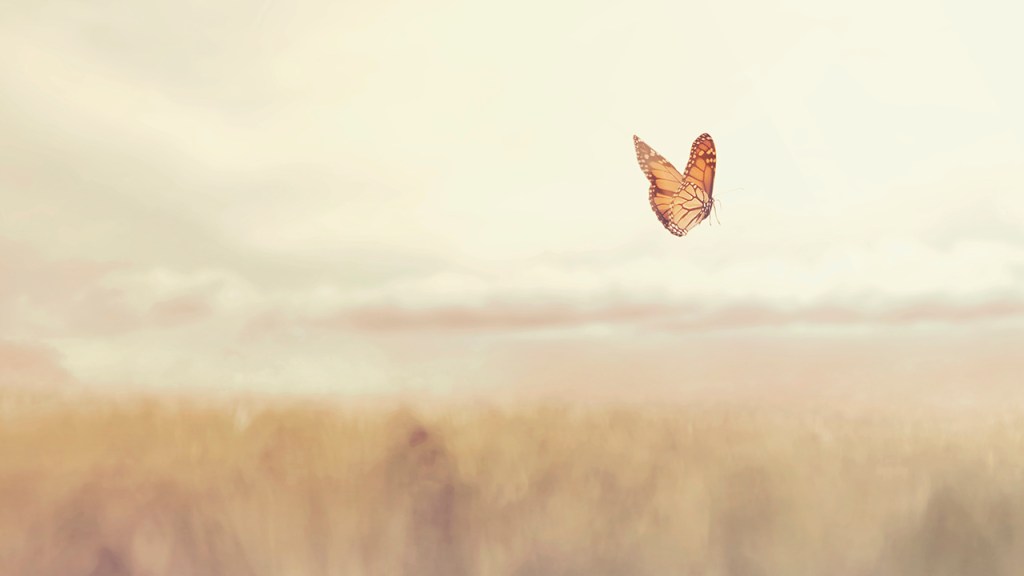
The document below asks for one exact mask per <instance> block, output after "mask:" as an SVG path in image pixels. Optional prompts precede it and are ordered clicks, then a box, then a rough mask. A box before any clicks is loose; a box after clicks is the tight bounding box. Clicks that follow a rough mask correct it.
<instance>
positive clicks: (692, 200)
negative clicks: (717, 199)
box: [633, 136, 714, 236]
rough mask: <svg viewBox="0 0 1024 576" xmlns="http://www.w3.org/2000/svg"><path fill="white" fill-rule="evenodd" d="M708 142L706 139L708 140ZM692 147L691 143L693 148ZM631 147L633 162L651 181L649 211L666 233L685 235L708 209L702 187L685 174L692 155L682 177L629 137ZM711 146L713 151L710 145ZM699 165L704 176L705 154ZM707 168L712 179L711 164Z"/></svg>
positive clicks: (688, 169)
mask: <svg viewBox="0 0 1024 576" xmlns="http://www.w3.org/2000/svg"><path fill="white" fill-rule="evenodd" d="M710 139H711V137H710V136H709V137H708V140H709V141H710ZM699 140H700V139H699V138H698V141H699ZM696 144H697V143H694V146H696ZM633 145H634V147H635V148H636V160H637V162H638V163H639V164H640V169H641V170H643V172H644V175H645V176H647V179H648V180H649V181H650V182H651V187H650V191H649V193H648V199H649V200H650V203H651V209H653V210H654V213H655V214H656V215H657V216H658V220H660V221H661V224H662V225H663V226H664V227H665V228H666V229H667V230H668V231H669V232H671V233H672V234H675V235H676V236H685V235H686V233H687V232H689V231H690V229H692V228H693V227H694V226H696V225H697V224H700V222H701V221H702V220H704V219H705V218H707V216H708V213H709V212H710V210H711V196H710V194H708V193H707V192H706V191H705V190H704V188H702V184H701V182H698V181H695V180H694V179H693V177H691V176H690V175H689V173H690V171H691V166H690V165H691V164H694V159H693V155H692V153H691V157H690V162H689V163H688V164H687V175H686V176H684V175H683V173H681V172H679V170H676V168H675V166H673V165H672V163H671V162H669V161H668V160H666V159H665V158H664V157H663V156H662V155H661V154H658V153H657V152H655V151H654V149H652V148H651V147H650V146H648V145H647V143H646V142H644V141H643V140H641V139H640V138H638V137H636V136H633ZM711 146H712V148H711V150H712V152H713V151H714V144H712V145H711ZM702 162H703V164H702V165H701V173H700V175H701V176H704V175H705V174H706V173H707V172H708V171H707V169H706V168H707V156H706V155H705V156H704V159H703V160H702ZM711 166H712V169H711V171H710V175H711V178H714V168H713V163H712V165H711ZM694 173H695V174H696V172H694Z"/></svg>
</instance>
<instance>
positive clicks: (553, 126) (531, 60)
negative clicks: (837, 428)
mask: <svg viewBox="0 0 1024 576" xmlns="http://www.w3.org/2000/svg"><path fill="white" fill-rule="evenodd" d="M1021 16H1022V14H1021V12H1020V9H1019V8H1016V7H1010V5H1008V4H1007V5H1005V6H1004V5H997V4H994V3H993V4H990V5H987V6H985V5H978V4H970V7H968V4H967V3H949V2H947V3H934V2H919V3H914V2H890V1H886V2H868V3H866V4H865V3H862V4H858V5H857V6H856V8H855V9H853V8H851V7H842V8H840V7H836V8H829V7H824V6H822V5H820V3H817V2H768V3H764V2H756V3H755V2H751V3H732V2H683V3H680V2H663V3H658V2H629V3H618V4H616V3H611V4H601V5H595V4H593V3H590V2H549V1H544V2H539V1H530V0H527V1H526V2H518V3H515V4H514V5H498V4H493V3H480V2H468V1H466V2H461V1H454V0H442V1H439V2H429V3H428V2H409V1H404V0H397V1H395V0H387V1H384V2H375V3H372V4H365V5H364V4H359V3H353V2H342V3H338V2H326V1H324V2H280V1H274V0H265V1H254V2H241V1H234V0H222V1H219V2H205V1H204V2H199V1H195V2H190V1H185V2H182V1H174V2H170V1H167V2H164V1H162V0H146V1H144V2H119V1H97V2H89V3H80V2H67V1H54V2H46V1H37V0H32V1H14V2H7V3H6V4H5V7H4V10H3V14H2V15H0V203H2V206H3V208H2V210H0V277H2V282H0V383H3V384H9V385H12V386H16V387H19V388H34V389H49V388H50V387H57V386H59V387H62V388H64V389H78V390H82V389H84V390H110V389H115V388H116V389H126V388H127V389H133V390H154V389H155V390H164V391H166V390H204V391H229V392H273V393H340V394H344V395H348V396H351V395H355V394H358V395H360V396H366V395H391V394H399V395H403V396H412V397H423V398H426V397H430V398H442V399H444V398H448V399H451V398H459V397H462V396H465V395H478V394H479V395H488V396H495V395H504V394H512V395H522V394H534V393H538V394H542V395H552V394H553V395H559V396H567V397H570V398H572V397H576V398H578V397H581V396H584V395H587V396H589V395H591V394H592V393H598V394H604V395H606V396H608V395H610V397H611V396H616V395H621V396H622V397H625V398H638V397H644V396H645V395H646V396H652V395H653V396H656V397H662V396H664V395H665V394H669V395H680V394H685V393H686V392H688V391H692V390H698V389H700V390H705V391H706V390H715V391H718V392H721V391H723V390H738V389H740V388H755V389H759V390H763V391H766V392H768V393H769V395H773V396H774V395H777V393H778V391H779V390H794V389H795V390H799V391H800V394H802V395H804V396H806V395H808V394H817V393H819V392H822V391H826V390H827V391H829V394H833V395H834V396H836V397H838V398H839V400H840V401H842V400H844V399H845V394H847V392H848V393H849V394H854V393H857V394H869V392H870V390H881V391H882V392H884V394H890V393H891V392H892V390H893V389H894V388H900V387H907V386H912V385H914V384H915V383H918V384H925V385H926V388H924V390H926V391H927V393H926V394H920V393H919V392H920V391H915V392H914V393H913V394H911V396H913V397H915V401H921V402H930V401H940V402H945V401H946V400H950V401H953V402H960V401H963V398H960V397H959V396H958V395H959V394H968V395H970V396H971V397H977V398H981V397H984V396H985V395H984V394H980V393H981V392H985V391H990V390H998V394H997V395H995V396H994V399H995V400H997V401H998V402H1006V401H1009V400H1014V401H1015V400H1019V399H1021V398H1024V397H1022V396H1020V394H1019V393H1018V392H1016V391H1014V390H1012V388H1013V386H1012V385H1013V384H1014V383H1015V382H1016V381H1017V378H1018V374H1019V372H1020V370H1021V369H1022V368H1024V359H1021V357H1020V356H1017V357H1011V355H1010V351H1011V350H1012V349H1013V348H1012V345H1011V343H1012V342H1014V341H1015V340H1016V341H1019V339H1020V338H1021V337H1022V336H1024V320H1022V317H1024V227H1022V226H1021V223H1022V222H1024V194H1021V185H1022V183H1024V173H1022V171H1021V170H1020V158H1021V156H1022V154H1024V141H1022V134H1024V113H1022V111H1021V107H1020V105H1019V104H1020V102H1021V101H1024V81H1022V80H1021V75H1020V74H1017V73H1015V72H1013V70H1014V69H1015V67H1016V66H1017V64H1018V62H1017V60H1018V59H1019V58H1018V55H1019V54H1021V53H1022V52H1024V42H1022V41H1021V40H1020V39H1019V35H1017V33H1016V32H1017V31H1016V29H1015V28H1014V24H1013V23H1014V22H1017V21H1019V20H1020V17H1021ZM703 131H707V132H710V133H711V134H712V135H713V136H714V138H715V141H716V143H717V146H718V152H719V158H720V162H719V171H718V176H717V180H716V186H715V188H716V190H715V192H716V197H718V198H721V200H722V205H721V207H720V209H719V210H718V217H719V218H720V220H721V225H720V226H719V225H717V224H716V223H714V222H708V223H705V224H703V225H702V226H701V227H700V228H699V229H698V230H696V231H695V232H694V233H693V234H691V235H690V236H688V237H686V238H682V239H679V238H675V237H673V236H671V235H669V234H667V233H666V232H665V231H664V230H662V229H661V226H660V225H659V224H658V222H657V219H656V218H655V217H654V215H653V214H652V213H651V210H650V208H649V206H648V203H647V198H646V195H647V183H646V181H645V179H644V177H643V174H642V173H641V172H640V170H639V168H638V167H637V166H636V162H635V159H634V155H633V151H632V141H631V136H632V134H634V133H636V134H639V135H640V136H641V137H643V138H644V139H645V140H646V141H648V142H649V143H650V144H651V145H652V146H654V147H655V148H656V149H657V150H658V151H660V152H661V153H662V154H664V155H665V156H666V157H668V158H669V159H670V160H673V161H674V162H676V163H677V164H683V163H685V161H686V155H687V153H688V151H689V147H690V143H691V142H692V140H693V139H694V138H695V137H696V136H697V135H698V134H699V133H701V132H703ZM627 384H628V386H627ZM940 392H941V393H942V394H940ZM989 398H990V399H991V398H993V397H992V396H989Z"/></svg>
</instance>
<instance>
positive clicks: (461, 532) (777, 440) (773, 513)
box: [0, 400, 1024, 576]
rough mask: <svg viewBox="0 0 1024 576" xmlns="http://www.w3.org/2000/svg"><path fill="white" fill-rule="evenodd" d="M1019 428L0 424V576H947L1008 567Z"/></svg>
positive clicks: (757, 414) (91, 417)
mask: <svg viewBox="0 0 1024 576" xmlns="http://www.w3.org/2000/svg"><path fill="white" fill-rule="evenodd" d="M1022 448H1024V415H1016V414H1012V413H1000V414H996V413H994V412H992V411H989V412H987V413H986V412H971V413H968V412H962V413H955V412H942V413H939V412H938V411H935V412H932V413H923V414H910V413H906V412H901V411H898V410H893V411H890V412H881V411H870V410H866V409H865V410H862V411H860V412H850V411H846V412H842V411H838V410H836V411H832V412H824V411H821V410H810V409H804V410H788V411H787V410H783V409H777V408H772V409H765V408H762V409H757V408H751V407H749V406H747V407H744V406H740V405H733V406H724V405H723V406H697V405H692V406H689V407H687V406H674V407H668V406H666V407H661V408H651V407H647V408H644V407H596V406H595V407H588V408H582V407H568V406H562V407H559V406H554V405H550V406H534V407H529V408H527V407H519V408H515V409H508V408H505V409H503V408H487V407H478V408H472V409H471V408H466V407H462V408H456V407H450V408H447V409H442V408H437V407H435V408H430V409H427V408H424V409H421V410H413V409H409V408H403V409H395V410H386V409H383V408H379V407H377V408H361V409H355V408H348V409H345V408H339V407H337V406H334V405H328V404H322V405H314V404H287V405H286V404H283V403H278V404H273V403H271V404H265V405H262V406H261V405H258V404H256V403H247V404H243V403H238V404H229V403H216V404H215V403H212V402H211V403H205V404H204V403H201V402H186V401H143V400H137V401H131V402H126V401H122V402H113V401H110V402H86V403H82V404H80V405H78V406H70V405H65V404H60V405H55V404H32V403H21V404H17V405H10V404H8V405H7V406H5V407H4V409H3V410H2V412H0V573H2V574H32V575H38V576H58V575H59V576H69V575H70V576H77V575H82V576H112V575H138V576H142V575H147V576H163V575H168V576H170V575H174V576H183V575H184V576H187V575H211V576H212V575H238V576H247V575H268V576H269V575H275V576H277V575H284V576H288V575H303V576H316V575H328V574H331V575H334V574H346V575H360V574H365V575H389V574H395V575H401V574H416V575H428V576H430V575H459V574H481V575H516V576H525V575H576V574H579V575H583V574H588V575H602V574H606V575H627V574H629V575H647V574H650V575H656V574H657V575H662V574H702V575H788V576H792V575H803V574H806V575H812V574H813V575H820V574H830V575H844V574H850V575H868V574H871V575H875V574H894V575H895V574H899V575H917V574H921V575H924V574H928V575H944V574H978V575H981V574H988V575H1000V574H1016V573H1018V572H1017V567H1019V566H1024V483H1022V480H1024V450H1022Z"/></svg>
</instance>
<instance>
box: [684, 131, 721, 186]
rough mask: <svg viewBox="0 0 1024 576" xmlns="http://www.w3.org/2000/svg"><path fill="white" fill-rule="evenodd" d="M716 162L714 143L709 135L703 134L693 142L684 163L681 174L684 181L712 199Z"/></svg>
mask: <svg viewBox="0 0 1024 576" xmlns="http://www.w3.org/2000/svg"><path fill="white" fill-rule="evenodd" d="M717 161H718V157H717V154H716V153H715V141H714V140H712V139H711V135H710V134H707V133H704V134H701V135H700V136H698V137H697V139H696V140H694V141H693V146H691V147H690V160H689V161H688V162H687V163H686V170H684V171H683V174H684V175H685V177H686V181H688V182H693V183H694V184H697V185H698V186H700V187H701V188H703V189H704V191H705V192H707V194H708V198H711V197H712V194H713V192H712V190H713V189H714V186H715V164H716V163H717Z"/></svg>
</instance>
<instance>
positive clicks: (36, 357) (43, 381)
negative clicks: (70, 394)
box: [0, 339, 75, 390]
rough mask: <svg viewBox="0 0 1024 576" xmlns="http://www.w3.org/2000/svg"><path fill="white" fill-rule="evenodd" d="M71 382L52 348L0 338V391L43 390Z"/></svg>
mask: <svg viewBox="0 0 1024 576" xmlns="http://www.w3.org/2000/svg"><path fill="white" fill-rule="evenodd" d="M74 382H75V378H74V377H73V376H72V375H71V373H70V372H68V371H67V369H65V368H64V366H63V364H62V363H61V355H60V353H58V352H57V350H56V349H54V348H53V347H51V346H47V345H45V344H39V343H33V342H25V341H15V340H4V339H0V388H20V389H26V390H47V389H53V388H55V387H56V388H59V387H64V386H67V385H69V384H72V383H74Z"/></svg>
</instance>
